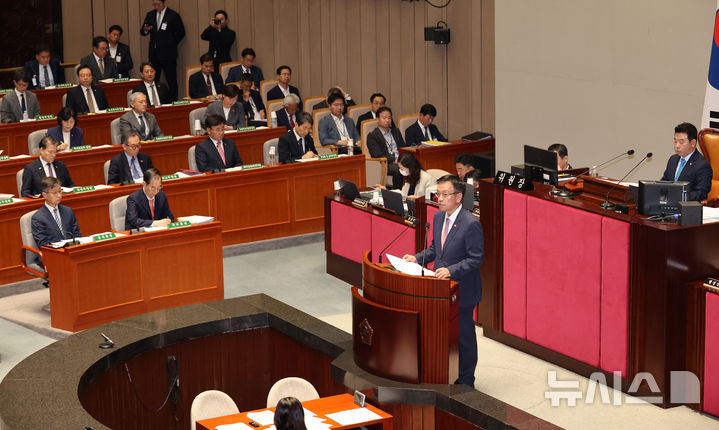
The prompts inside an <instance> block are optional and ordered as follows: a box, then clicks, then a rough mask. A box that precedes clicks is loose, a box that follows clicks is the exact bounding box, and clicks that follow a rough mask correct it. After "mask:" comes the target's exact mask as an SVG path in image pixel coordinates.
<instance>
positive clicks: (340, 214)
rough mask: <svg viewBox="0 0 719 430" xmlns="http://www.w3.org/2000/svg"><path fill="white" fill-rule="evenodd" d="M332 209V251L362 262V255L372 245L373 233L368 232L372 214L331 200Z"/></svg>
mask: <svg viewBox="0 0 719 430" xmlns="http://www.w3.org/2000/svg"><path fill="white" fill-rule="evenodd" d="M331 211H332V225H331V227H330V228H331V229H332V237H331V246H332V252H333V253H335V254H337V255H339V256H342V257H344V258H348V259H350V260H352V261H354V262H357V263H360V264H361V263H362V255H363V254H364V252H365V251H366V250H367V249H370V248H371V246H372V244H371V235H369V234H366V233H367V232H369V231H370V228H371V220H370V217H371V216H372V215H371V214H369V213H367V212H363V211H359V210H356V209H355V208H353V207H351V206H346V205H343V204H340V203H337V202H331Z"/></svg>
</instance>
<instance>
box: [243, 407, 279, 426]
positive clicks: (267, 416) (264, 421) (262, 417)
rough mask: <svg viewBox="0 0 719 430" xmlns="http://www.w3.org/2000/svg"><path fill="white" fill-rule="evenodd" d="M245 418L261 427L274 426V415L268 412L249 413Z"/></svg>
mask: <svg viewBox="0 0 719 430" xmlns="http://www.w3.org/2000/svg"><path fill="white" fill-rule="evenodd" d="M247 418H249V419H251V420H252V421H254V422H256V423H257V424H259V425H261V426H268V425H270V424H274V422H275V413H274V412H272V411H268V410H265V411H262V412H250V413H248V414H247Z"/></svg>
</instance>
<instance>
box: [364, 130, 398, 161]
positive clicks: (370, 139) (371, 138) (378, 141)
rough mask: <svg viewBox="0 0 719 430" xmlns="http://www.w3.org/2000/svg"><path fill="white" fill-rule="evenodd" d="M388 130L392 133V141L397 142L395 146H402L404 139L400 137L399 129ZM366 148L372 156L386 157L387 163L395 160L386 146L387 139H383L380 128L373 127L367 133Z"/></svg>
mask: <svg viewBox="0 0 719 430" xmlns="http://www.w3.org/2000/svg"><path fill="white" fill-rule="evenodd" d="M390 132H391V133H392V137H393V138H394V142H395V143H396V144H397V148H403V147H404V146H406V145H405V144H404V139H402V133H400V131H399V129H397V128H390ZM367 150H368V151H369V153H370V155H371V156H372V157H374V158H381V157H384V158H386V159H387V162H388V163H394V162H395V160H396V159H395V158H394V155H393V154H392V153H391V152H389V148H387V141H386V140H385V139H384V136H383V135H382V130H380V129H379V127H378V128H375V129H374V130H372V132H371V133H370V134H368V135H367Z"/></svg>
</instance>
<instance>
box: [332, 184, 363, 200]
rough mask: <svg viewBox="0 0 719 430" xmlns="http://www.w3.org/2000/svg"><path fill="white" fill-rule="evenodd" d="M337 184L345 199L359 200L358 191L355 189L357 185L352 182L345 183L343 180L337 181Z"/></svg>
mask: <svg viewBox="0 0 719 430" xmlns="http://www.w3.org/2000/svg"><path fill="white" fill-rule="evenodd" d="M337 182H339V183H340V188H341V189H342V194H343V195H344V196H345V198H346V199H350V200H354V199H358V198H360V192H359V189H357V184H355V183H354V182H352V181H346V180H344V179H337Z"/></svg>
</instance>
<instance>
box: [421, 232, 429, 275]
mask: <svg viewBox="0 0 719 430" xmlns="http://www.w3.org/2000/svg"><path fill="white" fill-rule="evenodd" d="M428 231H429V222H426V223H424V248H423V249H422V276H424V259H425V258H426V257H425V255H426V253H425V252H424V251H425V250H426V249H427V232H428Z"/></svg>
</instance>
